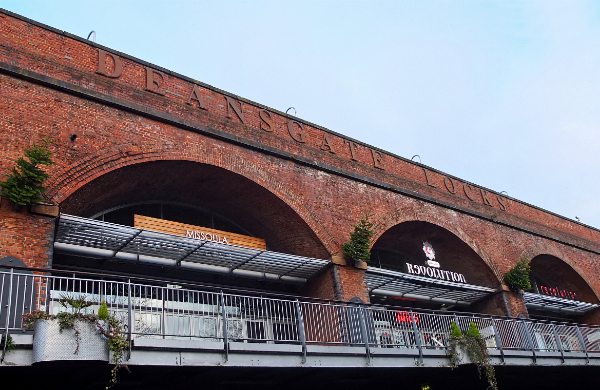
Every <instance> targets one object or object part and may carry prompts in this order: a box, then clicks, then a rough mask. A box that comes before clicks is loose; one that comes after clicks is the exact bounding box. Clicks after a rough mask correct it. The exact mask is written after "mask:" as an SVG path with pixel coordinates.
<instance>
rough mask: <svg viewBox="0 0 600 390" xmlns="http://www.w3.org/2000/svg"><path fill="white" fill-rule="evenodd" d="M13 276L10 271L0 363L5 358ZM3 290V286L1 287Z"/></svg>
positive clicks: (12, 271) (11, 270)
mask: <svg viewBox="0 0 600 390" xmlns="http://www.w3.org/2000/svg"><path fill="white" fill-rule="evenodd" d="M14 276H15V274H14V270H13V269H12V268H11V269H10V282H9V283H8V305H7V306H8V309H7V310H6V321H5V325H6V326H5V327H4V339H3V340H4V344H3V347H2V358H1V359H0V362H3V361H4V356H6V342H7V341H8V324H9V321H10V307H11V306H12V286H13V277H14ZM2 287H3V288H4V286H2Z"/></svg>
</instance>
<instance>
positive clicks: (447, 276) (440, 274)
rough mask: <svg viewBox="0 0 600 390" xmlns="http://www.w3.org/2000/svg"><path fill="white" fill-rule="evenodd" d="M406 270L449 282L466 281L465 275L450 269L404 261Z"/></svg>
mask: <svg viewBox="0 0 600 390" xmlns="http://www.w3.org/2000/svg"><path fill="white" fill-rule="evenodd" d="M406 271H407V272H408V273H409V274H411V275H421V276H427V277H430V278H435V279H440V280H448V281H450V282H458V283H467V280H466V279H465V275H463V274H459V273H457V272H452V271H444V270H441V269H439V268H434V267H427V266H425V265H416V264H410V263H406Z"/></svg>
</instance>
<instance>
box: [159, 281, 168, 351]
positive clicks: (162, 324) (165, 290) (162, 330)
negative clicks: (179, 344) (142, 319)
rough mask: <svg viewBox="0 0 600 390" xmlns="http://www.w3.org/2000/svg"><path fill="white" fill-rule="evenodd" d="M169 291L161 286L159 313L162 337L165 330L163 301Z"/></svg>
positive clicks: (164, 301) (165, 299)
mask: <svg viewBox="0 0 600 390" xmlns="http://www.w3.org/2000/svg"><path fill="white" fill-rule="evenodd" d="M168 293H169V290H167V289H166V288H164V287H163V288H162V311H161V314H160V322H161V324H160V333H161V334H162V338H163V339H164V338H165V333H166V331H167V324H166V321H165V303H166V301H167V298H166V297H167V294H168Z"/></svg>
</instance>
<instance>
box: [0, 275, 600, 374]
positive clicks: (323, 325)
mask: <svg viewBox="0 0 600 390" xmlns="http://www.w3.org/2000/svg"><path fill="white" fill-rule="evenodd" d="M44 271H46V272H50V271H49V270H44ZM53 273H54V274H55V275H54V276H47V275H39V274H33V273H31V272H30V271H28V270H27V269H7V268H3V269H1V270H0V291H1V292H2V296H1V297H0V301H1V307H0V325H1V326H2V331H3V332H2V333H3V337H4V336H5V335H6V334H7V333H10V334H11V335H12V337H13V340H14V341H15V343H16V344H17V345H18V346H19V348H18V349H17V350H15V351H12V352H10V353H9V354H7V355H6V359H5V362H6V363H11V364H17V365H29V364H31V363H32V360H31V359H32V358H31V355H32V354H31V349H30V348H31V346H30V344H31V340H32V335H31V334H28V333H23V326H22V320H21V315H22V314H23V313H27V312H29V311H30V310H31V309H37V310H44V311H48V312H49V313H52V314H56V313H58V312H59V311H60V310H63V308H62V306H60V305H59V303H58V300H59V299H61V298H62V297H64V296H65V295H69V296H72V297H81V296H84V297H85V298H86V299H87V301H88V302H93V303H94V305H93V306H91V307H90V308H89V310H90V312H97V310H98V308H99V304H100V302H102V301H103V300H104V301H105V302H106V303H107V305H108V307H109V311H110V313H111V314H112V315H114V316H115V317H117V318H119V319H120V320H121V322H122V323H123V324H124V325H125V329H126V332H127V337H128V338H129V339H130V340H132V343H131V354H130V357H129V361H128V364H129V365H182V366H183V365H191V366H196V365H198V366H263V367H415V366H426V367H443V366H448V365H449V359H448V356H447V346H448V339H449V333H450V325H451V323H452V322H453V321H455V322H456V323H457V324H458V325H459V327H460V328H462V329H466V328H468V327H469V324H470V323H471V322H473V323H475V324H476V325H477V327H478V329H479V331H480V333H481V335H482V337H483V339H484V340H485V343H486V345H487V346H488V350H489V353H490V356H491V361H492V363H493V364H496V365H516V366H526V365H566V366H567V365H568V366H589V365H600V342H599V341H600V329H599V327H596V326H589V325H585V326H584V325H577V324H568V323H557V322H545V321H533V320H522V319H514V318H506V317H496V316H486V315H477V314H473V315H465V313H449V312H433V311H425V310H409V309H403V308H393V307H381V306H369V305H361V306H357V305H355V304H351V303H346V302H328V301H316V300H313V301H308V300H303V301H300V300H297V299H289V298H283V299H282V298H267V297H256V296H247V295H238V294H225V293H223V292H214V291H199V290H197V289H194V288H193V286H189V288H183V287H182V286H174V285H166V283H162V285H160V283H158V282H157V281H151V280H148V281H146V282H144V281H143V280H136V281H135V283H134V282H133V281H131V280H118V278H115V277H114V276H113V277H110V278H111V279H112V280H98V279H99V278H100V276H102V275H96V276H95V277H93V278H92V277H90V276H86V275H84V274H80V275H79V276H78V275H73V273H69V275H71V276H57V275H56V274H57V273H59V271H56V272H53ZM104 277H105V278H106V279H108V278H109V276H108V275H104ZM9 291H10V292H11V293H10V294H9Z"/></svg>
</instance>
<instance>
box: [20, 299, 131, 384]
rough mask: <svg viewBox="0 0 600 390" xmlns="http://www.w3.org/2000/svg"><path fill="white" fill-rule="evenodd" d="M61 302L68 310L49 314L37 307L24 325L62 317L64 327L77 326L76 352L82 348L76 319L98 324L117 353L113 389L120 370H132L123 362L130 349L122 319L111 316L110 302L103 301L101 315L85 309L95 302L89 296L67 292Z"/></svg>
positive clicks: (99, 329) (73, 327) (60, 326)
mask: <svg viewBox="0 0 600 390" xmlns="http://www.w3.org/2000/svg"><path fill="white" fill-rule="evenodd" d="M59 303H60V304H61V305H62V306H63V307H64V308H65V311H63V312H60V313H58V314H56V315H52V314H47V313H46V312H44V311H39V310H34V311H32V312H31V313H28V314H24V315H23V325H24V326H25V327H28V328H32V327H33V325H34V324H35V322H36V321H38V320H53V319H56V320H58V324H59V328H60V330H61V331H62V330H64V329H73V330H74V331H75V338H76V340H77V348H76V349H75V352H73V353H74V354H76V353H77V352H78V350H79V342H80V339H79V336H80V333H79V331H78V330H77V327H76V321H86V322H89V323H91V324H93V325H95V326H96V328H97V329H98V331H99V332H100V333H101V334H102V335H104V337H106V338H107V339H108V347H109V349H110V350H111V351H112V352H113V357H112V359H111V362H112V363H113V364H114V365H115V366H114V367H113V369H112V371H111V380H110V386H108V387H107V389H109V388H111V387H112V386H114V385H115V384H116V383H117V372H118V371H119V370H120V369H121V368H125V369H126V370H127V371H129V368H128V367H127V366H126V365H125V364H123V361H124V358H125V351H127V350H128V349H129V341H127V339H126V338H125V337H124V336H123V325H122V324H121V322H120V321H119V320H118V319H117V318H115V317H114V316H111V315H110V314H109V312H108V306H107V305H106V302H104V301H102V303H101V304H100V308H99V310H98V314H97V315H96V314H86V313H85V309H86V308H88V307H90V306H92V305H93V303H91V302H88V301H87V300H86V297H85V296H83V295H81V296H79V297H75V296H71V295H64V296H62V297H61V298H60V299H59Z"/></svg>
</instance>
